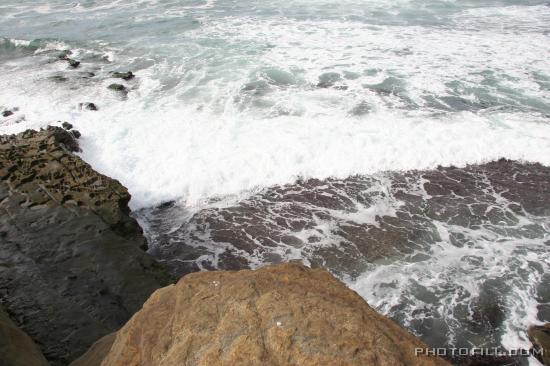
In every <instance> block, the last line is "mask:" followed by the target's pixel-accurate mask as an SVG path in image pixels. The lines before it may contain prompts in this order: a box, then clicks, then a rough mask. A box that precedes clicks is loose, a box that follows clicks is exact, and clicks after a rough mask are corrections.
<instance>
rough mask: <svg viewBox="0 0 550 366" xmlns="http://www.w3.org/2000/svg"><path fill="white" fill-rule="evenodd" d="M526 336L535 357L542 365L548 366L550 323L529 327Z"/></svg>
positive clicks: (549, 360) (549, 357)
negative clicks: (531, 345)
mask: <svg viewBox="0 0 550 366" xmlns="http://www.w3.org/2000/svg"><path fill="white" fill-rule="evenodd" d="M527 334H528V335H529V339H530V340H531V342H532V343H533V347H534V350H535V351H536V353H535V354H536V356H537V358H538V360H539V361H540V362H542V364H543V365H550V323H546V324H544V325H536V326H531V327H529V329H528V331H527Z"/></svg>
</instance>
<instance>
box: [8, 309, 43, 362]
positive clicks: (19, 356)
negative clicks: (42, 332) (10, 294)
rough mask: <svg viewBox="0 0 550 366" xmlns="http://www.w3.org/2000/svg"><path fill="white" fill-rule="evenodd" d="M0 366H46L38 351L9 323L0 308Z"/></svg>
mask: <svg viewBox="0 0 550 366" xmlns="http://www.w3.org/2000/svg"><path fill="white" fill-rule="evenodd" d="M0 365H2V366H47V365H48V362H47V361H46V359H45V358H44V356H43V355H42V353H41V351H40V349H39V348H38V347H37V346H36V344H34V342H33V341H32V339H31V338H30V337H29V336H28V335H26V334H25V333H24V332H23V331H21V329H19V328H18V327H17V326H16V325H15V324H14V323H13V322H12V321H11V319H10V317H9V316H8V314H6V312H5V311H4V309H2V307H0Z"/></svg>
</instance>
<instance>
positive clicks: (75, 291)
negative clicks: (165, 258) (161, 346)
mask: <svg viewBox="0 0 550 366" xmlns="http://www.w3.org/2000/svg"><path fill="white" fill-rule="evenodd" d="M75 136H78V133H76V132H70V131H67V130H64V129H62V128H59V127H48V128H47V129H46V130H41V131H26V132H23V133H21V134H18V135H13V136H1V137H0V212H1V214H0V262H1V265H0V296H1V300H2V305H3V307H4V308H5V310H6V312H7V314H9V316H10V318H11V319H12V321H13V322H14V323H15V324H16V325H17V326H19V327H20V328H21V329H22V330H23V331H25V332H26V333H27V334H28V335H29V336H30V337H31V338H32V339H33V340H34V341H35V342H36V344H37V345H38V346H39V347H40V348H41V350H42V352H43V353H44V355H45V357H46V358H47V359H48V361H49V362H50V364H51V365H67V364H68V363H69V362H70V361H72V360H74V359H75V358H76V357H78V356H80V355H81V354H82V353H84V351H86V350H87V349H88V347H89V346H90V345H91V344H92V343H93V342H94V341H96V340H97V339H98V338H100V337H102V336H104V335H106V334H108V333H111V332H113V331H115V330H117V329H118V328H119V327H120V326H122V325H123V324H124V323H125V322H126V321H127V320H128V319H129V318H130V316H131V315H132V314H133V313H134V312H136V311H137V310H138V309H139V308H140V307H141V305H142V304H143V302H144V301H145V300H146V299H147V298H148V296H149V295H150V294H151V293H152V292H153V291H154V290H155V289H157V288H159V287H161V286H164V285H166V284H168V283H169V282H170V281H171V278H170V277H169V276H168V275H167V273H166V272H165V270H164V269H163V268H162V267H161V266H159V265H158V264H157V263H156V262H155V261H154V260H153V259H152V258H151V257H150V256H149V255H148V254H147V253H145V251H144V249H146V247H147V244H146V241H145V238H144V237H143V234H142V231H141V228H140V227H139V225H138V224H137V222H136V221H135V220H134V219H133V218H131V217H130V216H129V213H130V210H129V208H128V205H127V204H128V201H129V200H130V195H129V194H128V191H127V190H126V188H124V187H123V186H122V185H121V184H120V183H119V182H117V181H116V180H113V179H111V178H108V177H106V176H104V175H101V174H99V173H97V172H95V171H94V170H93V169H92V168H91V167H90V166H89V165H88V164H86V163H85V162H84V161H82V160H81V159H80V158H79V157H78V156H76V155H75V154H73V152H74V151H77V150H78V143H77V139H76V138H75ZM0 358H2V357H0Z"/></svg>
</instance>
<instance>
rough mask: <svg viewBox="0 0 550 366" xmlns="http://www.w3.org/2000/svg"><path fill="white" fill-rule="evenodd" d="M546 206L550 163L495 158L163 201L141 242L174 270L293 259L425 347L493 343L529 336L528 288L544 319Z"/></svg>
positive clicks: (147, 214) (145, 215) (549, 291)
mask: <svg viewBox="0 0 550 366" xmlns="http://www.w3.org/2000/svg"><path fill="white" fill-rule="evenodd" d="M549 208H550V168H549V167H545V166H542V165H540V164H528V163H520V162H515V161H509V160H499V161H494V162H490V163H487V164H481V165H471V166H467V167H464V168H453V167H447V168H443V167H441V168H438V169H434V170H429V171H411V172H391V173H383V174H377V175H373V176H355V177H350V178H347V179H327V180H314V179H312V180H306V181H299V182H297V183H296V184H292V185H285V186H276V187H271V188H268V189H263V190H261V191H260V192H258V193H256V194H252V195H250V196H249V197H248V198H244V199H242V200H240V201H238V202H235V201H231V200H228V201H223V200H222V201H213V202H211V203H209V204H208V205H206V207H204V208H202V209H200V210H198V211H193V212H188V211H186V209H185V208H182V207H181V206H179V205H178V204H177V203H175V204H166V205H161V206H159V207H157V208H155V209H152V210H146V211H143V212H141V213H140V220H143V221H144V223H145V227H147V228H148V229H147V230H148V233H147V235H148V237H149V238H150V245H151V251H150V252H151V253H152V254H153V255H154V256H155V257H156V258H158V259H159V260H160V261H163V263H165V264H166V265H167V266H168V267H170V269H171V270H172V272H173V273H175V274H177V275H181V274H184V273H189V272H193V271H197V270H213V269H242V268H251V267H252V268H253V267H256V266H258V265H260V264H264V263H280V262H285V261H289V260H293V259H300V260H303V261H306V262H307V263H308V264H310V265H313V266H322V267H324V268H327V269H329V270H330V271H331V272H332V273H333V274H335V275H336V276H337V277H339V278H341V279H344V280H346V282H348V283H349V284H350V285H352V286H357V287H356V288H358V289H359V290H360V293H361V294H362V295H363V296H365V298H366V299H367V301H369V303H371V304H373V305H374V306H377V310H379V311H380V312H382V313H383V314H385V315H388V316H390V317H391V318H392V319H394V320H395V321H397V322H398V323H399V324H402V325H404V326H406V327H407V329H409V330H411V331H412V332H414V333H415V334H416V335H419V336H421V338H422V339H423V340H424V341H425V342H426V343H428V344H429V345H430V346H433V347H471V344H472V343H471V342H472V339H475V340H476V343H475V344H476V345H479V346H481V345H483V346H487V347H502V344H501V339H502V337H503V336H504V334H505V333H506V332H510V329H513V330H514V332H517V334H519V336H520V337H521V338H522V339H524V340H525V341H527V335H526V333H525V330H526V329H527V326H528V324H525V322H526V319H528V314H527V313H525V312H526V311H527V310H526V309H530V308H528V305H529V304H531V303H532V299H533V297H535V298H536V301H537V302H538V303H539V306H538V320H540V321H550V319H549V318H548V314H550V312H548V311H547V306H546V305H545V304H547V303H548V301H550V300H548V299H550V287H548V286H544V282H545V280H544V278H546V277H547V275H545V273H546V272H548V270H549V267H548V263H549V262H548V255H549V251H548V244H550V242H548V237H549V236H548V235H550V211H549ZM545 276H546V277H545ZM359 290H358V291H359ZM371 299H372V301H371ZM531 311H534V312H535V313H536V312H537V309H530V310H529V312H531Z"/></svg>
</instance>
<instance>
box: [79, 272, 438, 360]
mask: <svg viewBox="0 0 550 366" xmlns="http://www.w3.org/2000/svg"><path fill="white" fill-rule="evenodd" d="M105 341H106V340H105V339H104V340H102V342H105ZM423 347H426V346H425V345H424V344H423V343H422V342H421V341H420V340H418V339H417V338H415V337H414V336H412V335H411V334H409V333H408V332H407V331H405V330H404V329H402V328H400V327H399V326H398V325H397V324H395V323H394V322H393V321H391V320H390V319H387V318H385V317H384V316H382V315H380V314H378V313H377V312H376V311H374V310H373V309H372V308H371V307H370V306H369V305H368V304H367V303H366V302H365V301H364V300H363V299H362V298H361V297H360V296H359V295H358V294H357V293H355V292H354V291H352V290H350V289H348V288H347V287H346V286H344V285H343V284H342V283H341V282H339V281H338V280H337V279H336V278H334V277H333V276H332V275H330V274H329V273H328V272H327V271H325V270H323V269H309V268H307V267H305V266H303V265H300V264H295V263H287V264H280V265H275V266H268V267H263V268H261V269H259V270H255V271H252V270H243V271H238V272H221V271H219V272H201V273H193V274H189V275H186V276H185V277H183V278H182V279H181V280H180V281H179V282H178V283H177V284H176V285H171V286H168V287H165V288H162V289H160V290H157V291H156V292H155V293H154V294H153V295H152V296H151V297H150V298H149V300H147V302H146V303H145V305H144V306H143V308H142V309H141V310H140V311H139V312H138V313H136V314H135V315H134V316H133V317H132V319H130V321H129V322H128V323H127V324H126V325H125V326H124V327H123V328H122V329H121V330H120V331H118V333H117V335H116V338H115V339H114V343H113V344H112V346H111V347H110V350H109V352H108V353H107V354H106V355H105V356H104V358H103V356H101V355H100V354H99V353H98V352H90V353H89V354H87V355H84V356H83V357H82V358H81V359H79V360H78V361H77V362H75V363H73V366H82V365H90V366H91V365H100V364H101V365H102V366H111V365H112V366H114V365H127V366H128V365H166V366H170V365H205V366H207V365H208V366H211V365H281V366H283V365H331V366H332V365H358V366H364V365H388V366H390V365H391V366H395V365H446V364H447V363H446V362H445V361H443V360H441V359H439V358H436V357H425V356H418V357H417V356H415V348H423ZM106 348H108V347H104V345H103V349H106Z"/></svg>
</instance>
